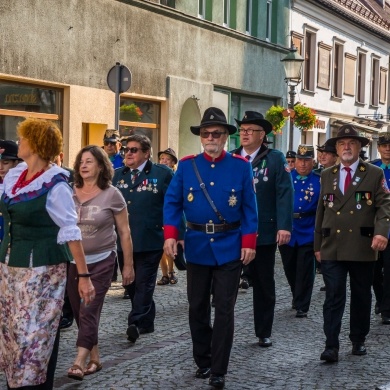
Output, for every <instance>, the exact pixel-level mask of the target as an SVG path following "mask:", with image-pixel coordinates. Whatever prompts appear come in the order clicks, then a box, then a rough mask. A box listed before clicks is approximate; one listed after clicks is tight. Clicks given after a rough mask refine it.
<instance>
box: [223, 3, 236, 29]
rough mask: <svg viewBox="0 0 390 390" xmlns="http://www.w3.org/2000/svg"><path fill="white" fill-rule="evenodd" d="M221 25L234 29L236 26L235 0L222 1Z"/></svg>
mask: <svg viewBox="0 0 390 390" xmlns="http://www.w3.org/2000/svg"><path fill="white" fill-rule="evenodd" d="M223 25H224V26H225V27H230V28H233V29H235V28H236V26H237V0H224V1H223Z"/></svg>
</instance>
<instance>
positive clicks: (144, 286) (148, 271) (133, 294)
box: [118, 249, 163, 328]
mask: <svg viewBox="0 0 390 390" xmlns="http://www.w3.org/2000/svg"><path fill="white" fill-rule="evenodd" d="M162 254H163V250H162V249H161V250H157V251H147V252H134V253H133V261H134V272H135V280H134V283H132V284H130V285H128V286H126V289H127V291H128V292H129V295H130V299H131V304H132V310H131V312H130V314H129V317H128V325H132V324H135V325H137V326H138V327H139V328H149V327H152V326H154V319H155V317H156V305H155V304H154V300H153V294H154V288H155V286H156V279H157V271H158V266H159V264H160V260H161V256H162ZM118 262H119V267H120V270H121V272H122V270H123V252H118Z"/></svg>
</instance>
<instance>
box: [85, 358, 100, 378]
mask: <svg viewBox="0 0 390 390" xmlns="http://www.w3.org/2000/svg"><path fill="white" fill-rule="evenodd" d="M93 366H95V367H96V369H94V370H93V369H92V368H93ZM102 368H103V365H102V364H101V363H100V362H98V361H96V360H90V361H89V363H88V364H87V367H85V370H84V375H92V374H96V373H97V372H98V371H100V370H101V369H102ZM91 369H92V370H91Z"/></svg>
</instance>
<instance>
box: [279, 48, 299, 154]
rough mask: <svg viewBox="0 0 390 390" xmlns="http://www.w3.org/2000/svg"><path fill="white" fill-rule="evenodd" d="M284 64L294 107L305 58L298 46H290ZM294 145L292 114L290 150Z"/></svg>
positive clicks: (291, 105) (290, 105)
mask: <svg viewBox="0 0 390 390" xmlns="http://www.w3.org/2000/svg"><path fill="white" fill-rule="evenodd" d="M281 61H282V62H283V65H284V70H285V72H286V77H285V78H284V80H285V81H286V83H287V85H288V86H289V88H290V90H289V92H288V94H289V96H290V99H289V102H288V107H289V108H290V109H294V103H295V95H296V94H297V93H296V91H295V87H296V86H297V85H298V84H299V83H300V82H301V80H302V79H301V72H302V63H303V61H304V59H303V58H302V57H301V55H300V54H299V53H298V51H297V48H296V47H295V46H294V45H292V46H291V48H290V53H288V54H287V55H286V57H284V58H283V59H281ZM293 147H294V118H293V117H292V116H291V115H290V125H289V140H288V150H292V149H293Z"/></svg>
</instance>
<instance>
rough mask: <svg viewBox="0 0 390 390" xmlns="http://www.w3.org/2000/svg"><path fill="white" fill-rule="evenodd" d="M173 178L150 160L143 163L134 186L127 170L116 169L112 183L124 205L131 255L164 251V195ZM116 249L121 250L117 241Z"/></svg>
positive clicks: (169, 172) (122, 168)
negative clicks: (126, 214)
mask: <svg viewBox="0 0 390 390" xmlns="http://www.w3.org/2000/svg"><path fill="white" fill-rule="evenodd" d="M172 177H173V171H172V169H170V168H168V167H167V166H165V165H161V164H154V163H152V162H151V161H148V162H147V163H146V165H145V167H144V169H143V171H142V172H141V173H140V175H139V176H138V177H137V178H136V180H135V182H134V184H133V183H132V182H131V169H130V168H129V167H121V168H118V169H116V170H115V174H114V178H113V180H112V184H113V185H114V186H115V187H117V188H118V189H119V191H120V192H121V193H122V195H123V197H124V198H125V201H126V204H127V210H128V212H129V223H130V229H131V238H132V240H133V251H134V252H146V251H153V250H161V249H162V248H163V246H164V237H163V206H164V196H165V193H166V191H167V188H168V186H169V183H170V182H171V180H172ZM118 250H119V251H121V247H120V242H119V240H118Z"/></svg>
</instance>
